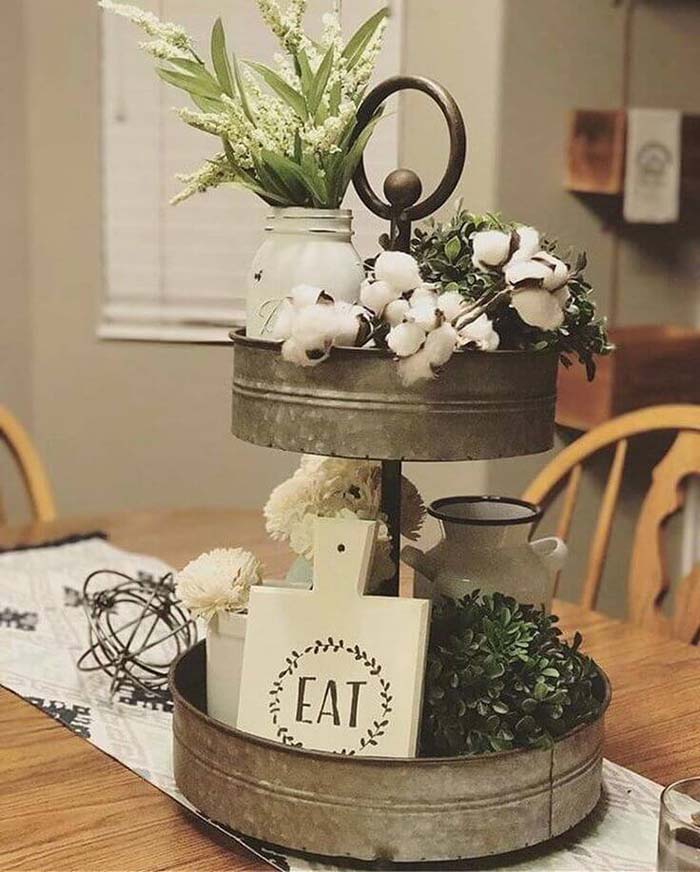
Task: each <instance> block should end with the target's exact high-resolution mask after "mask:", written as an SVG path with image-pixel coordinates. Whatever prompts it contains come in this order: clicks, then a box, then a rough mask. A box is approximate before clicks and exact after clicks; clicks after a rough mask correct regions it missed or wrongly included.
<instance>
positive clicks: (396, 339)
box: [386, 321, 425, 357]
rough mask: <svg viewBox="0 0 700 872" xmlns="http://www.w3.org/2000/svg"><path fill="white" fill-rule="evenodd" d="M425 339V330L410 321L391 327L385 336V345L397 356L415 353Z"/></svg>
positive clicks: (407, 355)
mask: <svg viewBox="0 0 700 872" xmlns="http://www.w3.org/2000/svg"><path fill="white" fill-rule="evenodd" d="M424 341H425V330H423V329H422V328H421V327H419V326H418V325H417V324H413V323H412V322H410V321H404V322H403V323H402V324H397V325H396V327H392V328H391V330H390V331H389V334H388V336H387V338H386V342H387V345H388V346H389V348H390V349H391V350H392V351H393V352H394V354H395V355H396V356H397V357H409V356H410V355H411V354H415V353H416V351H418V349H419V348H420V347H421V345H422V344H423V342H424Z"/></svg>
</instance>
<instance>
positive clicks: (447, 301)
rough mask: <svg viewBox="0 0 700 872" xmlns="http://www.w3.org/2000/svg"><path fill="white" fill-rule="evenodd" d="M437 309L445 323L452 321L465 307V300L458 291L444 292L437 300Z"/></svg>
mask: <svg viewBox="0 0 700 872" xmlns="http://www.w3.org/2000/svg"><path fill="white" fill-rule="evenodd" d="M437 305H438V308H439V309H441V310H442V311H443V312H444V314H445V318H446V320H447V321H454V319H455V318H456V317H457V315H459V313H460V312H461V311H462V309H463V308H464V306H465V299H464V297H463V296H462V295H461V294H460V292H459V291H445V293H444V294H440V296H439V297H438V298H437Z"/></svg>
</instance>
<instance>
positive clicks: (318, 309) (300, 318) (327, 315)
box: [292, 303, 338, 344]
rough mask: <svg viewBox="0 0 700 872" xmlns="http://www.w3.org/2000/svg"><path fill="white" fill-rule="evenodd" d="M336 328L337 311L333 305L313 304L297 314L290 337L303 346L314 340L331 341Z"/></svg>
mask: <svg viewBox="0 0 700 872" xmlns="http://www.w3.org/2000/svg"><path fill="white" fill-rule="evenodd" d="M337 328H338V309H337V308H336V306H335V305H327V304H325V303H314V305H313V306H306V307H305V308H304V309H301V310H300V311H298V312H297V314H296V318H295V319H294V326H293V328H292V337H293V338H294V339H300V340H302V341H303V342H304V343H305V344H312V343H314V342H315V341H316V340H327V341H329V342H330V341H332V340H333V337H334V336H335V334H336V330H337Z"/></svg>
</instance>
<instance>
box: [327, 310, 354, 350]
mask: <svg viewBox="0 0 700 872" xmlns="http://www.w3.org/2000/svg"><path fill="white" fill-rule="evenodd" d="M359 329H360V322H359V320H358V317H357V315H356V314H355V313H354V312H353V311H352V307H351V306H348V307H347V309H346V308H343V309H341V310H339V311H338V312H336V328H335V335H334V337H333V345H345V346H353V345H355V341H356V340H357V334H358V332H359Z"/></svg>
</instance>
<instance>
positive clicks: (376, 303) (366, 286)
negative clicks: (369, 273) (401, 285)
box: [360, 279, 401, 315]
mask: <svg viewBox="0 0 700 872" xmlns="http://www.w3.org/2000/svg"><path fill="white" fill-rule="evenodd" d="M400 296H401V292H400V291H397V290H396V288H394V287H393V286H392V285H390V284H389V283H388V282H385V281H376V282H371V281H369V280H367V279H366V280H365V281H364V282H362V284H361V285H360V300H361V302H362V305H363V306H367V308H368V309H371V310H372V311H373V312H374V313H375V314H376V315H381V314H382V312H383V311H384V309H385V307H386V306H388V305H389V303H391V302H392V301H393V300H396V299H398V298H399V297H400Z"/></svg>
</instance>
